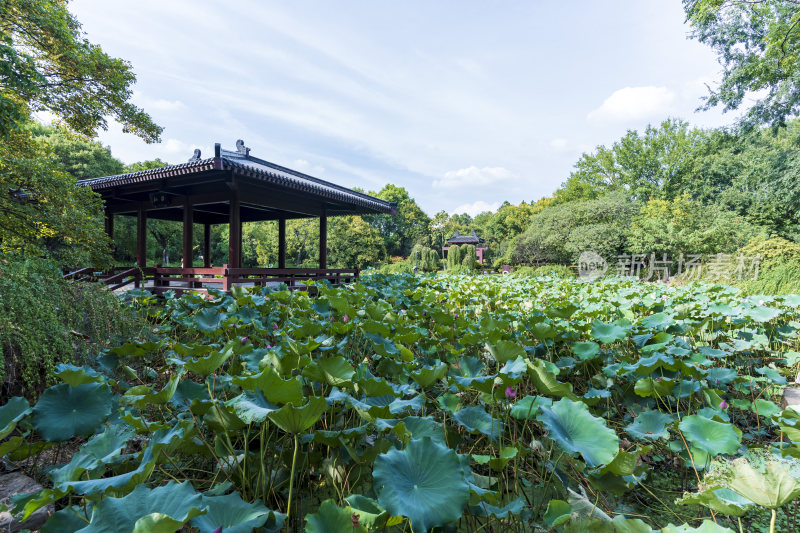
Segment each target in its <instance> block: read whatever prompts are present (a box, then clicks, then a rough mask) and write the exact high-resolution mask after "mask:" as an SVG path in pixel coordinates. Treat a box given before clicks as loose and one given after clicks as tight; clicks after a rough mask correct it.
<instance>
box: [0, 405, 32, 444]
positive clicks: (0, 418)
mask: <svg viewBox="0 0 800 533" xmlns="http://www.w3.org/2000/svg"><path fill="white" fill-rule="evenodd" d="M32 411H33V410H32V409H31V406H30V404H29V403H28V400H26V399H25V398H22V397H20V396H14V397H13V398H10V399H9V400H8V402H6V404H5V405H4V406H2V407H0V439H4V438H6V437H8V436H9V435H10V434H11V432H12V431H14V429H15V428H16V427H17V422H19V421H20V420H22V419H23V418H25V416H26V415H28V414H30V413H31V412H32Z"/></svg>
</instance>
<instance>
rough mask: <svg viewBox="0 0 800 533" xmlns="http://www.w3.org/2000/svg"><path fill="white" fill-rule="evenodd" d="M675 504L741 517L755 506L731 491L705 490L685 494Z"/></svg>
mask: <svg viewBox="0 0 800 533" xmlns="http://www.w3.org/2000/svg"><path fill="white" fill-rule="evenodd" d="M675 503H677V504H680V505H704V506H706V507H708V508H709V509H712V510H714V511H716V512H718V513H722V514H724V515H727V516H742V515H744V514H745V513H746V512H747V511H749V510H750V509H751V508H752V507H753V505H755V504H754V503H753V502H752V501H750V500H748V499H747V498H745V497H744V496H742V495H741V494H737V493H736V492H734V491H732V490H731V489H716V490H706V491H704V492H699V493H697V494H690V493H685V494H684V495H683V498H680V499H679V500H676V501H675Z"/></svg>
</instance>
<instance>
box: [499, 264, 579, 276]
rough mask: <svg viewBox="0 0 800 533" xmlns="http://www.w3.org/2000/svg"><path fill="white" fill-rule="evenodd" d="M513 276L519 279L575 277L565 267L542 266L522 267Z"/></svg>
mask: <svg viewBox="0 0 800 533" xmlns="http://www.w3.org/2000/svg"><path fill="white" fill-rule="evenodd" d="M512 276H514V277H517V278H557V279H570V278H574V277H575V273H574V272H573V271H572V270H571V269H570V268H569V267H567V266H564V265H542V266H540V267H529V266H524V267H521V268H519V269H517V270H515V271H514V273H513V274H512Z"/></svg>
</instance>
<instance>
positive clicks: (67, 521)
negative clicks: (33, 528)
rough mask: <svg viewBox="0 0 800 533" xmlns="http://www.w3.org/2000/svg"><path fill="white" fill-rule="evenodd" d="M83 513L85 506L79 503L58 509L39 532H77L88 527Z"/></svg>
mask: <svg viewBox="0 0 800 533" xmlns="http://www.w3.org/2000/svg"><path fill="white" fill-rule="evenodd" d="M89 512H91V508H89ZM83 513H84V509H83V507H79V506H77V505H73V506H72V507H65V508H64V509H61V510H60V511H56V512H55V513H53V515H52V516H50V518H48V519H47V522H45V524H44V525H43V526H42V528H41V529H40V530H39V533H75V531H78V530H79V529H83V528H84V527H86V518H84V514H83Z"/></svg>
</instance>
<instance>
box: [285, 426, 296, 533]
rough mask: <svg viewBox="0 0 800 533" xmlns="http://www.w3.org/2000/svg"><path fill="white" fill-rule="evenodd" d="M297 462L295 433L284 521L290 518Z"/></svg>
mask: <svg viewBox="0 0 800 533" xmlns="http://www.w3.org/2000/svg"><path fill="white" fill-rule="evenodd" d="M296 463H297V434H295V435H294V453H293V454H292V473H291V475H290V476H289V502H288V503H287V504H286V522H287V523H291V522H289V520H290V518H289V517H290V512H291V510H292V489H293V488H294V467H295V464H296Z"/></svg>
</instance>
